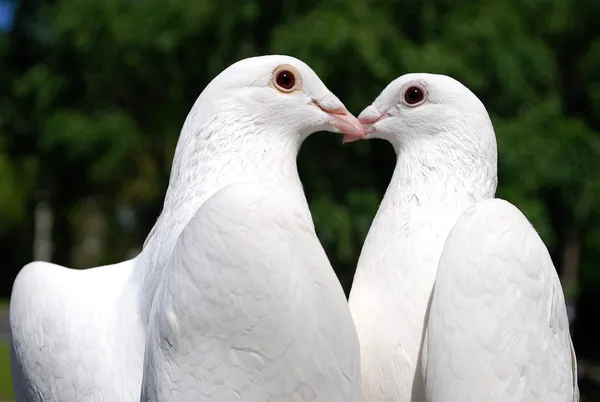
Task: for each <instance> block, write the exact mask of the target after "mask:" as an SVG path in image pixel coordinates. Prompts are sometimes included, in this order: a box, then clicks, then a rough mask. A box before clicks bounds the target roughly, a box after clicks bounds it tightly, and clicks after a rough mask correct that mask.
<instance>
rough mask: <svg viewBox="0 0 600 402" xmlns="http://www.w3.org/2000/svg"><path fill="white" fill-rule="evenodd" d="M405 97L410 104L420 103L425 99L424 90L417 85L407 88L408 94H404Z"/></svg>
mask: <svg viewBox="0 0 600 402" xmlns="http://www.w3.org/2000/svg"><path fill="white" fill-rule="evenodd" d="M404 99H405V100H406V103H408V104H409V105H413V104H415V103H419V102H421V101H422V100H423V91H421V89H420V88H416V87H412V88H408V89H407V90H406V94H405V95H404Z"/></svg>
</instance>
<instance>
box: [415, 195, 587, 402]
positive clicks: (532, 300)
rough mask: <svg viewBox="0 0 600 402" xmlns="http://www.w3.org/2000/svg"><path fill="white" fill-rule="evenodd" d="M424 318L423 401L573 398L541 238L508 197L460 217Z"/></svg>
mask: <svg viewBox="0 0 600 402" xmlns="http://www.w3.org/2000/svg"><path fill="white" fill-rule="evenodd" d="M427 319H428V323H427V328H426V337H425V341H424V349H423V366H424V370H425V381H426V393H427V398H428V401H436V402H443V401H451V400H452V401H453V400H456V399H460V400H461V401H465V402H469V401H478V400H481V399H482V397H483V396H484V395H485V398H486V400H489V401H521V400H532V401H533V400H535V401H548V402H554V401H556V402H559V401H560V402H566V401H568V402H572V401H574V400H576V398H577V399H578V390H577V377H576V375H577V374H576V371H577V365H576V364H577V363H576V360H575V356H574V351H573V346H572V342H571V337H570V333H569V322H568V318H567V312H566V305H565V299H564V295H563V291H562V287H561V283H560V280H559V278H558V275H557V273H556V270H555V268H554V265H553V263H552V260H551V258H550V255H549V253H548V250H547V249H546V246H545V245H544V243H543V241H542V239H541V238H540V236H539V235H538V234H537V232H536V231H535V229H534V228H533V226H532V225H531V224H530V223H529V221H528V220H527V218H526V217H525V216H524V215H523V214H522V213H521V211H519V209H518V208H516V207H515V206H513V205H512V204H510V203H509V202H507V201H504V200H500V199H491V200H486V201H482V202H480V203H477V204H475V205H472V206H471V207H469V208H468V209H467V210H465V212H464V213H463V214H462V215H461V216H460V218H459V219H458V221H457V222H456V224H455V225H454V227H453V228H452V230H451V232H450V234H449V235H448V238H447V240H446V243H445V246H444V249H443V252H442V255H441V258H440V262H439V269H438V273H437V276H436V282H435V285H434V290H433V293H432V299H431V304H430V310H429V313H428V318H427ZM444 398H446V399H444Z"/></svg>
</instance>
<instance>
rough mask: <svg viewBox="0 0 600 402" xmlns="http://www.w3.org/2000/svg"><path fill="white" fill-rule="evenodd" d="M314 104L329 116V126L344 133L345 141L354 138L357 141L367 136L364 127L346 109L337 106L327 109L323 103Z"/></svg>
mask: <svg viewBox="0 0 600 402" xmlns="http://www.w3.org/2000/svg"><path fill="white" fill-rule="evenodd" d="M313 103H314V104H315V105H317V106H318V107H319V108H320V109H321V110H322V111H324V112H325V113H327V114H328V115H329V124H331V126H333V128H334V129H336V130H337V131H339V132H341V133H343V134H344V139H345V138H352V139H353V141H356V140H359V139H361V138H362V137H364V136H365V131H364V130H363V126H362V125H361V124H360V122H359V121H358V119H357V118H356V117H354V116H353V115H352V113H350V112H349V111H348V110H347V109H346V108H345V107H343V106H337V105H336V106H334V107H326V106H325V105H323V103H321V102H316V101H313Z"/></svg>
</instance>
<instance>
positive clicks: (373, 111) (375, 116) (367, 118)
mask: <svg viewBox="0 0 600 402" xmlns="http://www.w3.org/2000/svg"><path fill="white" fill-rule="evenodd" d="M387 117H390V115H389V114H387V113H381V112H380V111H379V110H377V108H376V107H375V106H373V105H371V106H368V107H367V108H365V110H363V111H362V112H361V113H360V114H359V115H358V121H359V123H360V124H361V125H362V127H363V130H364V132H365V136H364V138H365V139H367V138H368V135H369V134H371V133H372V132H374V131H375V128H374V127H373V125H375V123H378V122H380V121H381V120H383V119H385V118H387ZM357 139H358V138H357ZM352 141H356V139H352V138H346V136H344V143H346V142H352Z"/></svg>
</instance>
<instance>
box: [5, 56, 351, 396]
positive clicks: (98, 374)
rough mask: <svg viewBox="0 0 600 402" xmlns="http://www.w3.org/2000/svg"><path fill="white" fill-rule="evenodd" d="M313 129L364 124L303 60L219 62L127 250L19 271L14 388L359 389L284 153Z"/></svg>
mask: <svg viewBox="0 0 600 402" xmlns="http://www.w3.org/2000/svg"><path fill="white" fill-rule="evenodd" d="M281 72H286V73H289V74H292V75H293V76H294V77H293V78H294V80H290V79H289V78H290V77H289V76H287V77H283V78H282V77H281V76H280V73H281ZM290 83H291V85H288V84H290ZM282 85H283V86H282ZM320 130H327V131H336V132H340V131H344V132H346V133H349V134H351V135H354V136H361V135H362V128H361V127H360V124H358V122H357V121H356V119H355V118H354V117H353V116H352V115H350V114H349V113H348V111H347V110H346V109H345V107H344V105H343V104H342V103H341V102H340V101H339V100H338V99H337V98H336V97H335V96H334V95H333V94H332V93H331V92H330V91H329V90H328V89H327V88H326V87H325V85H324V84H323V83H322V82H321V81H320V79H319V78H318V77H317V75H316V74H315V73H314V72H313V71H312V70H311V69H310V68H309V67H308V66H307V65H306V64H304V63H302V62H301V61H299V60H297V59H294V58H291V57H285V56H265V57H257V58H251V59H246V60H242V61H240V62H238V63H235V64H233V65H232V66H230V67H229V68H227V69H226V70H225V71H223V72H222V73H221V74H220V75H219V76H217V77H216V78H215V79H214V80H213V81H212V82H211V83H210V84H209V85H208V86H207V88H206V89H205V90H204V91H203V92H202V94H201V95H200V96H199V98H198V100H197V101H196V103H195V105H194V107H193V108H192V110H191V111H190V114H189V115H188V117H187V119H186V122H185V124H184V126H183V129H182V132H181V135H180V138H179V141H178V144H177V149H176V151H175V157H174V160H173V166H172V171H171V177H170V180H169V188H168V189H167V194H166V197H165V203H164V207H163V211H162V213H161V216H160V217H159V219H158V221H157V223H156V225H155V226H154V228H153V230H152V232H151V233H150V235H149V236H148V238H147V240H146V243H145V244H144V249H143V251H142V252H141V253H140V255H139V256H137V257H136V258H135V259H133V260H130V261H126V262H123V263H121V264H117V265H114V266H108V267H98V268H94V269H90V270H85V271H77V270H68V269H66V268H63V267H59V266H56V265H52V264H47V263H40V262H37V263H32V264H30V265H28V266H26V267H25V268H24V269H23V270H22V271H21V272H20V273H19V275H18V277H17V279H16V281H15V284H14V288H13V293H12V298H11V312H10V313H11V315H10V319H11V332H12V347H13V350H14V353H13V358H12V361H13V378H14V381H15V387H16V392H17V395H18V400H19V401H25V400H27V401H67V400H86V401H101V400H104V401H134V400H139V399H140V390H141V388H142V381H143V385H144V389H143V391H141V392H142V400H144V401H145V400H152V401H165V400H182V401H183V400H198V399H199V398H200V397H201V396H203V398H202V400H205V401H228V400H244V401H276V400H294V401H304V400H313V399H311V395H312V394H311V392H312V393H314V395H316V399H314V400H317V401H321V400H322V401H333V400H355V398H357V397H358V375H359V373H358V372H359V370H358V364H359V352H358V341H357V339H356V334H355V330H354V327H353V324H352V318H351V316H350V313H349V311H348V309H347V307H346V306H345V298H344V294H343V291H342V288H341V286H340V284H339V282H337V280H336V278H335V274H334V273H333V271H332V269H331V266H330V265H329V262H328V261H327V259H326V257H325V255H324V253H323V250H322V249H321V246H320V244H319V242H318V240H317V238H316V236H315V234H314V229H313V227H312V220H311V217H310V212H309V210H308V205H307V203H306V199H305V197H304V194H303V190H302V185H301V183H300V179H299V177H298V173H297V168H296V155H297V152H298V150H299V148H300V145H301V144H302V141H303V140H304V139H305V138H306V137H307V136H308V135H310V134H311V133H313V132H315V131H320ZM244 183H251V184H244ZM265 189H266V190H265ZM261 190H262V191H266V192H262V191H261ZM207 200H209V201H208V202H207V203H206V205H204V206H203V204H204V203H205V201H207ZM254 224H258V225H263V226H262V227H254V226H252V225H254ZM277 234H279V235H280V236H277ZM266 239H269V240H270V241H265V240H266ZM196 241H199V242H203V243H202V244H194V242H196ZM292 241H301V242H302V243H299V244H294V245H292V244H291V243H290V242H292ZM278 247H282V249H281V250H280V249H279V248H278ZM284 247H285V248H287V250H289V252H288V253H287V254H282V250H283V248H284ZM292 253H293V254H292ZM250 273H256V275H257V276H256V277H252V280H250V278H249V275H250ZM278 281H282V282H278ZM285 292H292V293H291V294H288V293H285ZM308 312H311V314H309V313H308ZM238 324H239V325H238ZM250 344H251V345H250ZM300 346H301V347H300ZM144 356H145V357H144ZM175 395H176V396H175ZM236 398H237V399H236ZM282 398H283V399H282ZM286 398H288V399H286Z"/></svg>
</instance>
